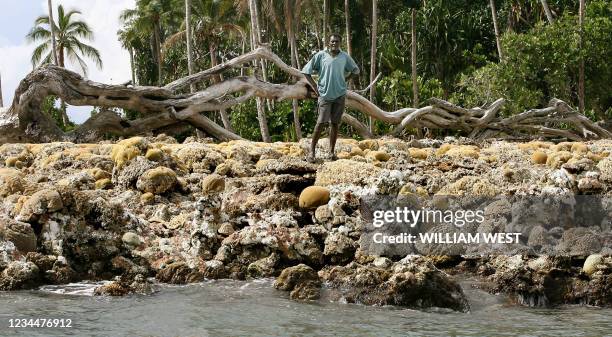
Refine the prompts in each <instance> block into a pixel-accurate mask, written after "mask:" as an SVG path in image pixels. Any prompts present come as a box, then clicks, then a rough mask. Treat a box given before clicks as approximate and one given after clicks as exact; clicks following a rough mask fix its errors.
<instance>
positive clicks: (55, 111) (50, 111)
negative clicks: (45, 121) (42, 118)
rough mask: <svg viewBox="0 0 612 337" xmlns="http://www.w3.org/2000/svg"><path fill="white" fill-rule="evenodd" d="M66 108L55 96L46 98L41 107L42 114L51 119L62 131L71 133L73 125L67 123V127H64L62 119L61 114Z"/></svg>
mask: <svg viewBox="0 0 612 337" xmlns="http://www.w3.org/2000/svg"><path fill="white" fill-rule="evenodd" d="M66 108H67V105H66V103H64V102H63V101H61V100H59V99H58V98H57V97H56V96H47V97H46V98H45V99H44V100H43V102H42V105H41V110H42V112H43V113H45V114H47V115H48V116H49V117H51V118H52V119H53V120H54V121H55V124H57V126H58V127H59V128H60V129H61V130H62V131H71V130H73V129H74V128H75V125H74V123H72V122H69V123H68V125H65V124H64V120H63V119H62V114H65V113H66Z"/></svg>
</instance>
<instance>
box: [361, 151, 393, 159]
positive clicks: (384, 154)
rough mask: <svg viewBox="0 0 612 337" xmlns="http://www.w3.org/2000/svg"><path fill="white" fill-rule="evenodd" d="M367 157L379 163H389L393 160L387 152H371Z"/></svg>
mask: <svg viewBox="0 0 612 337" xmlns="http://www.w3.org/2000/svg"><path fill="white" fill-rule="evenodd" d="M367 157H368V158H371V159H373V160H378V161H387V160H389V159H391V156H390V155H389V154H388V153H387V152H385V151H370V152H368V155H367Z"/></svg>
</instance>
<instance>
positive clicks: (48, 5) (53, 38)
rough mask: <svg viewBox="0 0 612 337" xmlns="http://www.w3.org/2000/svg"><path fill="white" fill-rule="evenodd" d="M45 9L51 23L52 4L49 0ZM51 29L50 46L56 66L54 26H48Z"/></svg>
mask: <svg viewBox="0 0 612 337" xmlns="http://www.w3.org/2000/svg"><path fill="white" fill-rule="evenodd" d="M47 7H48V8H49V17H50V18H51V22H54V21H53V4H52V3H51V0H49V1H47ZM49 26H50V27H51V45H52V46H53V64H55V65H57V46H56V45H55V25H54V24H53V25H49Z"/></svg>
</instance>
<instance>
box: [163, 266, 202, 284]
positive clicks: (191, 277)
mask: <svg viewBox="0 0 612 337" xmlns="http://www.w3.org/2000/svg"><path fill="white" fill-rule="evenodd" d="M155 278H156V279H157V280H158V281H160V282H164V283H171V284H186V283H194V282H200V281H202V280H203V279H204V275H202V273H200V272H198V271H197V270H193V269H191V268H189V266H187V264H186V263H184V262H175V263H172V264H169V265H168V266H166V268H164V269H161V270H159V271H158V272H157V275H155Z"/></svg>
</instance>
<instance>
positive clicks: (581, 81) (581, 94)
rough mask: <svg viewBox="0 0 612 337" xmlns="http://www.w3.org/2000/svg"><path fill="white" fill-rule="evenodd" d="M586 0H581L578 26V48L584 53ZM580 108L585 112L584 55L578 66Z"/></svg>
mask: <svg viewBox="0 0 612 337" xmlns="http://www.w3.org/2000/svg"><path fill="white" fill-rule="evenodd" d="M585 2H586V1H585V0H580V7H579V9H578V21H579V22H578V26H579V29H580V34H579V36H578V50H579V51H580V52H581V53H582V47H583V45H584V41H583V39H584V10H585V6H586V3H585ZM578 68H579V69H578V108H579V111H580V113H581V114H584V105H585V104H584V99H585V97H584V57H583V56H582V55H581V56H580V65H579V67H578Z"/></svg>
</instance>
